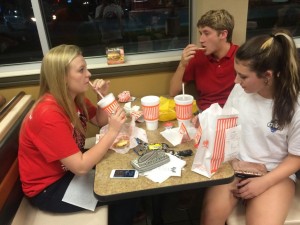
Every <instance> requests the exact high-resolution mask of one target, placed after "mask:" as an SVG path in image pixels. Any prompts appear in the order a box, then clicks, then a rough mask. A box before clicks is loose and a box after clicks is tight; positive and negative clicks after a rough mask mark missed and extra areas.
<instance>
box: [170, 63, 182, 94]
mask: <svg viewBox="0 0 300 225" xmlns="http://www.w3.org/2000/svg"><path fill="white" fill-rule="evenodd" d="M184 71H185V66H182V65H181V62H180V63H179V65H178V67H177V69H176V71H175V73H174V75H173V77H172V79H171V81H170V90H169V94H170V96H171V97H173V96H175V95H177V94H178V93H179V92H181V89H182V77H183V74H184Z"/></svg>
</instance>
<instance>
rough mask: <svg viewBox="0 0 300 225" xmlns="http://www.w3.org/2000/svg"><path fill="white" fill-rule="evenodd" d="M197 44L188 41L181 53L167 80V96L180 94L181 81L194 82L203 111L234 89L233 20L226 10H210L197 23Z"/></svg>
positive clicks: (224, 100)
mask: <svg viewBox="0 0 300 225" xmlns="http://www.w3.org/2000/svg"><path fill="white" fill-rule="evenodd" d="M197 27H198V30H199V33H200V39H199V42H200V45H201V46H200V47H199V46H197V45H195V44H189V45H187V46H186V48H185V49H184V50H183V52H182V56H181V60H180V63H179V65H178V67H177V70H176V72H175V73H174V75H173V77H172V79H171V82H170V93H169V94H170V96H175V95H177V94H179V93H180V92H181V90H182V83H189V82H192V81H194V82H195V86H196V90H197V93H198V97H199V99H196V100H197V105H198V108H199V109H200V110H201V111H203V110H205V109H206V108H208V107H209V106H210V105H211V104H212V103H219V104H220V105H221V106H223V105H224V104H225V102H226V99H227V97H228V95H229V93H230V91H231V89H232V88H233V85H234V79H235V71H234V68H233V62H234V55H235V52H236V50H237V49H238V46H237V45H234V44H232V42H231V41H232V32H233V28H234V19H233V16H232V15H231V14H229V13H228V12H227V11H226V10H224V9H221V10H210V11H208V12H207V13H205V14H204V15H203V16H202V17H201V18H200V20H199V21H198V23H197Z"/></svg>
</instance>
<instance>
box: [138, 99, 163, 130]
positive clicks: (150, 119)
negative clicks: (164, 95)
mask: <svg viewBox="0 0 300 225" xmlns="http://www.w3.org/2000/svg"><path fill="white" fill-rule="evenodd" d="M141 105H142V110H143V115H144V119H145V121H146V127H147V129H148V130H156V129H157V127H158V116H159V97H158V96H154V95H149V96H145V97H142V98H141Z"/></svg>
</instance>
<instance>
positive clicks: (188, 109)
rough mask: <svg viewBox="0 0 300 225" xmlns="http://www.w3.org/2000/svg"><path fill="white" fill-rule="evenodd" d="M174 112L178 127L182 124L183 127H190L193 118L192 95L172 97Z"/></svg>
mask: <svg viewBox="0 0 300 225" xmlns="http://www.w3.org/2000/svg"><path fill="white" fill-rule="evenodd" d="M174 101H175V111H176V117H177V121H178V126H179V127H180V125H181V123H184V125H185V127H190V126H191V119H192V116H193V101H194V97H193V96H192V95H187V94H181V95H176V96H175V97H174Z"/></svg>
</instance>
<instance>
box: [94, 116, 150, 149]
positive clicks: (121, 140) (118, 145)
mask: <svg viewBox="0 0 300 225" xmlns="http://www.w3.org/2000/svg"><path fill="white" fill-rule="evenodd" d="M108 126H109V125H106V126H104V127H102V128H101V129H100V132H99V134H97V135H96V143H98V142H99V140H101V138H102V137H103V136H104V135H105V134H106V133H107V131H108ZM135 138H139V139H141V140H142V141H144V142H147V143H148V138H147V134H146V131H145V130H144V129H142V128H139V127H136V126H135V121H134V120H132V121H131V122H130V123H125V124H124V125H123V128H122V130H121V131H120V133H119V134H118V136H117V138H116V139H115V141H114V143H113V144H112V146H111V147H110V149H112V150H114V151H115V152H117V153H121V154H125V153H127V152H128V151H129V150H130V149H132V148H134V147H136V146H137V142H136V139H135Z"/></svg>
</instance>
